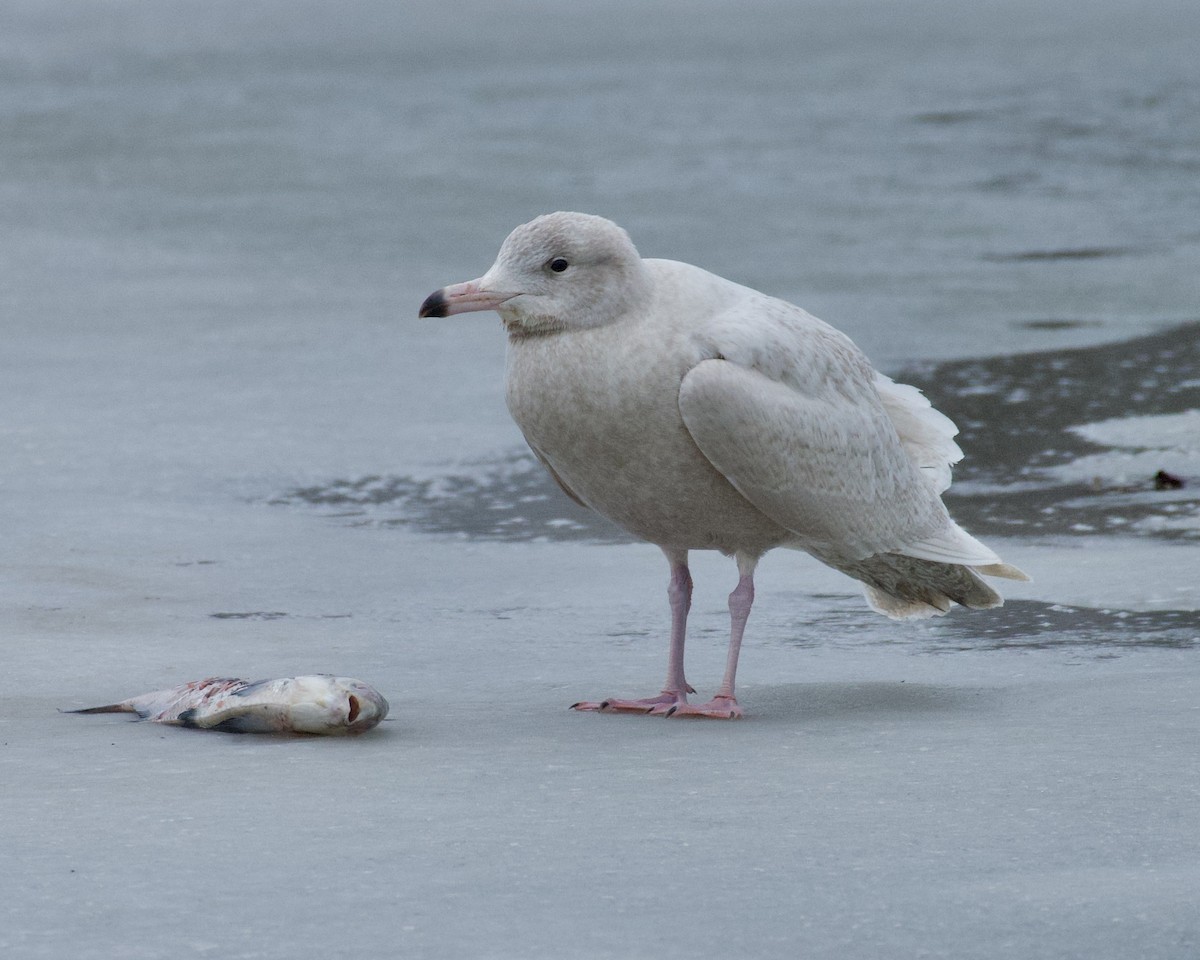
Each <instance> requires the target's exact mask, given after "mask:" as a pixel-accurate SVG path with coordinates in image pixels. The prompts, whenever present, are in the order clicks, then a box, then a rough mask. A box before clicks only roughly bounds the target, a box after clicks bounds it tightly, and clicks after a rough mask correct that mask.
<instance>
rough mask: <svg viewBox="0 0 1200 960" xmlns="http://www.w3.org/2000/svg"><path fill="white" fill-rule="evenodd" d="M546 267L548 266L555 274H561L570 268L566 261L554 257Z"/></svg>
mask: <svg viewBox="0 0 1200 960" xmlns="http://www.w3.org/2000/svg"><path fill="white" fill-rule="evenodd" d="M547 266H549V267H550V269H551V270H553V271H554V272H555V273H562V272H563V271H564V270H566V269H567V267H569V266H570V264H569V263H567V261H566V260H564V259H563V258H562V257H555V258H554V259H553V260H551V261H550V263H549V264H547Z"/></svg>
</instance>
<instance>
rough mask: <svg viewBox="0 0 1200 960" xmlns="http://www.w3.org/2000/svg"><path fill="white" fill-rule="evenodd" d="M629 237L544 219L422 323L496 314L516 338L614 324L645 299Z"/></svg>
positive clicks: (435, 299) (588, 222)
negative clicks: (488, 312)
mask: <svg viewBox="0 0 1200 960" xmlns="http://www.w3.org/2000/svg"><path fill="white" fill-rule="evenodd" d="M649 289H650V282H649V279H648V277H647V273H646V268H645V265H644V264H643V263H642V258H641V257H640V256H639V255H638V252H637V248H636V247H634V245H633V242H632V241H631V240H630V239H629V235H628V234H627V233H626V232H625V231H624V230H622V229H621V228H620V227H618V226H617V225H616V224H615V223H613V222H612V221H611V220H605V219H604V218H603V217H596V216H592V215H591V214H586V213H563V212H559V213H549V214H546V215H545V216H541V217H538V218H537V219H536V220H531V221H530V222H529V223H524V224H522V225H521V226H519V227H517V228H516V229H515V230H514V231H513V232H512V233H510V234H509V235H508V239H506V240H505V241H504V243H503V244H502V245H501V247H500V253H499V254H498V255H497V256H496V262H495V263H494V264H492V266H491V269H490V270H488V272H487V273H485V274H484V275H483V276H482V277H480V278H479V279H477V280H470V281H468V282H466V283H458V284H454V285H453V286H449V287H443V288H442V289H441V290H437V291H435V292H434V293H432V294H430V296H429V297H428V298H426V300H425V302H424V303H423V304H421V310H420V314H419V315H420V316H422V317H448V316H451V315H452V314H456V313H467V312H469V311H473V310H495V311H496V312H497V313H499V314H500V319H501V320H503V321H504V326H505V327H507V328H508V331H509V334H510V335H511V336H513V337H518V338H519V337H525V336H538V335H543V334H549V333H557V332H561V331H564V330H571V329H580V328H586V327H598V326H604V325H605V324H609V323H613V322H616V321H617V320H619V319H620V318H621V317H623V316H625V315H626V314H627V313H628V312H629V311H630V310H633V309H635V308H637V307H638V306H639V305H643V304H644V303H645V301H646V300H647V299H648V297H649Z"/></svg>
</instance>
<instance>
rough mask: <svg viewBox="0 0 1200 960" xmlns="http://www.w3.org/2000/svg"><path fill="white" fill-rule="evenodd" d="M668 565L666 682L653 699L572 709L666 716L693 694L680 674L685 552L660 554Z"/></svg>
mask: <svg viewBox="0 0 1200 960" xmlns="http://www.w3.org/2000/svg"><path fill="white" fill-rule="evenodd" d="M663 552H664V553H665V554H666V555H667V560H668V561H669V562H670V564H671V583H670V585H669V586H668V587H667V598H668V599H669V600H670V602H671V649H670V653H669V654H668V655H667V682H666V685H665V686H664V687H663V689H662V693H660V694H659V695H658V696H657V697H646V698H644V699H641V700H618V699H615V698H613V697H610V698H609V699H607V700H600V701H590V700H584V701H581V702H579V703H576V704H573V705H572V707H571V709H572V710H598V711H600V712H602V713H651V714H656V715H660V714H667V713H670V711H672V710H674V709H675V708H676V707H678V706H679V705H680V704H686V703H687V695H688V694H689V693H695V691H694V690H693V689H692V688H691V687H690V686H688V682H687V680H686V679H685V678H684V675H683V642H684V637H685V634H686V633H687V616H688V611H689V610H690V609H691V607H692V575H691V572H690V571H689V570H688V566H687V551H686V550H681V551H678V552H676V551H669V550H664V551H663Z"/></svg>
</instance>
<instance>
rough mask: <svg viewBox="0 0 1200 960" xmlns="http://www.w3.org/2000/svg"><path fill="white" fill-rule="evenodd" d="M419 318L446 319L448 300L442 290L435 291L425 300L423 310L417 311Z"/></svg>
mask: <svg viewBox="0 0 1200 960" xmlns="http://www.w3.org/2000/svg"><path fill="white" fill-rule="evenodd" d="M417 316H418V317H444V316H446V298H445V296H444V295H443V294H442V291H441V290H435V291H433V293H431V294H430V295H429V296H427V297H426V298H425V302H424V303H423V304H421V309H420V310H418V311H417Z"/></svg>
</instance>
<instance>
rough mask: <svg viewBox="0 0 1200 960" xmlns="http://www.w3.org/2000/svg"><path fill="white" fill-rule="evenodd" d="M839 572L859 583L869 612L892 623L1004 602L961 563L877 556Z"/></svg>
mask: <svg viewBox="0 0 1200 960" xmlns="http://www.w3.org/2000/svg"><path fill="white" fill-rule="evenodd" d="M841 569H842V570H843V571H844V572H846V573H848V574H850V576H852V577H854V578H856V579H858V580H861V581H862V583H863V588H864V592H865V593H866V596H867V603H869V604H870V605H871V608H872V609H874V610H876V611H877V612H879V613H882V614H884V615H885V616H888V617H891V618H892V619H893V620H909V619H919V618H924V617H940V616H942V615H943V614H945V613H947V612H948V611H949V610H950V607H951V606H952V605H953V604H955V603H957V604H960V605H962V606H964V607H971V608H972V609H975V610H986V609H989V608H991V607H999V606H1002V605H1003V603H1004V600H1003V598H1002V597H1001V596H1000V594H998V593H997V592H996V591H995V590H993V589H992V588H991V587H989V586H988V585H987V584H986V583H984V582H983V580H981V579H980V577H979V576H978V574H977V573H976V572H975V571H974V570H973V569H972V568H970V567H966V566H963V565H962V564H955V563H941V562H939V561H936V560H919V559H917V558H915V557H906V556H902V555H900V554H896V553H881V554H876V555H875V556H873V557H868V558H867V559H865V560H860V561H857V562H855V563H853V564H849V565H847V566H842V567H841ZM1011 569H1012V570H1013V571H1015V572H1016V573H1020V571H1017V570H1016V568H1015V567H1013V568H1011ZM984 572H987V571H984ZM1022 576H1023V575H1022Z"/></svg>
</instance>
